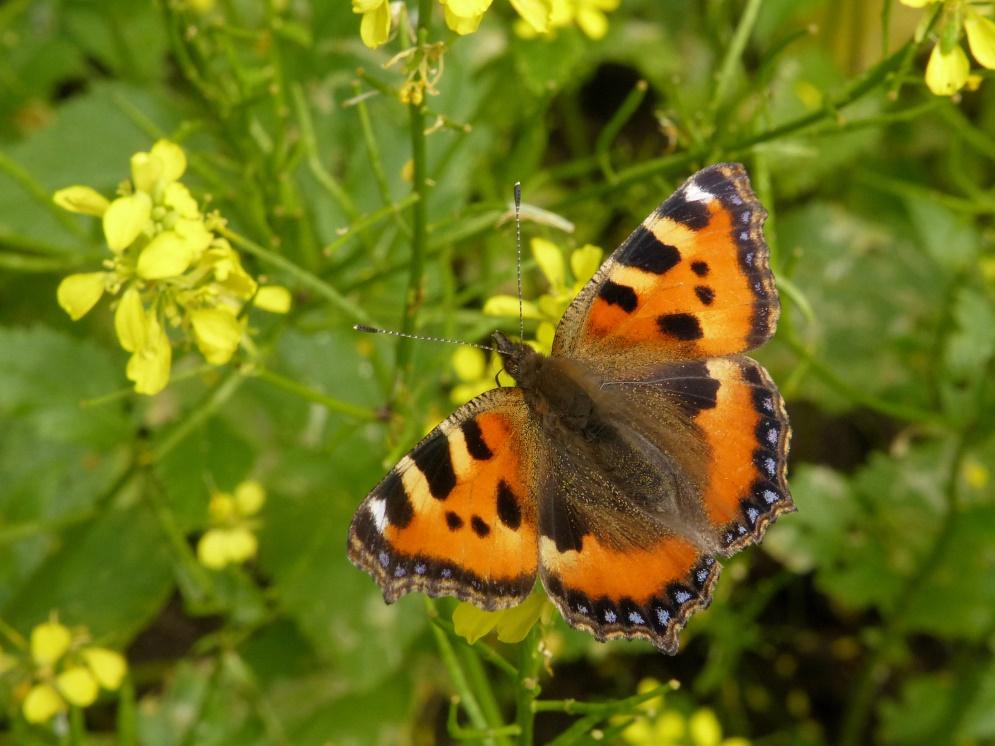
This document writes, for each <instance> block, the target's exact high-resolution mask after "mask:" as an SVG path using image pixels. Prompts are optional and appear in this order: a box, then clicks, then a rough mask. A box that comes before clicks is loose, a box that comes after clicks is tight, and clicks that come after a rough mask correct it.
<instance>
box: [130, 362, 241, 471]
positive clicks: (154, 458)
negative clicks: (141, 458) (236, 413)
mask: <svg viewBox="0 0 995 746" xmlns="http://www.w3.org/2000/svg"><path fill="white" fill-rule="evenodd" d="M244 382H245V376H243V375H242V374H241V373H240V372H239V371H237V370H231V371H228V373H227V374H226V375H225V377H224V378H223V379H222V380H221V382H220V383H218V384H217V386H215V387H214V389H213V390H212V391H211V392H210V393H209V394H208V395H207V399H206V400H205V401H204V402H202V403H200V404H198V405H197V406H196V407H195V408H194V410H193V411H192V412H191V413H190V415H189V416H188V417H187V418H186V419H185V420H183V421H182V422H180V424H179V425H177V426H176V427H175V428H173V429H172V430H171V431H170V432H169V434H168V435H166V437H165V438H163V439H162V440H161V441H159V444H158V445H157V446H156V447H155V448H153V449H152V453H151V454H150V462H151V463H158V462H159V461H162V459H163V458H165V457H166V455H167V454H169V453H170V452H171V451H172V450H173V449H174V448H176V446H178V445H179V444H180V443H182V442H183V441H184V440H186V438H187V436H189V435H190V434H191V433H192V432H193V431H194V430H196V429H197V428H198V427H200V426H201V425H203V424H204V423H205V422H207V421H208V420H209V419H211V417H213V416H214V414H215V413H216V412H217V411H218V410H219V409H220V408H221V407H222V406H223V405H224V404H225V402H227V401H228V400H229V399H230V398H231V397H232V394H234V393H235V392H236V391H238V388H239V387H240V386H241V385H242V384H243V383H244Z"/></svg>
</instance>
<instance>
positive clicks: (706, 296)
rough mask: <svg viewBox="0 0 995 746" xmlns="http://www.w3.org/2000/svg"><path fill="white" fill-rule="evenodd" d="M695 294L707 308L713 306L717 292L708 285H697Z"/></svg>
mask: <svg viewBox="0 0 995 746" xmlns="http://www.w3.org/2000/svg"><path fill="white" fill-rule="evenodd" d="M694 294H695V295H697V296H698V300H700V301H701V302H702V303H704V304H705V305H706V306H710V305H712V301H713V300H715V291H714V290H712V289H711V288H710V287H708V286H707V285H697V286H696V287H695V289H694Z"/></svg>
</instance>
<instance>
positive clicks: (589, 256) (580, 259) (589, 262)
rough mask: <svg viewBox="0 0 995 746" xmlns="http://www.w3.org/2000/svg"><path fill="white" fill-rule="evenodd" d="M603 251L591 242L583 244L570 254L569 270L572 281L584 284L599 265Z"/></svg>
mask: <svg viewBox="0 0 995 746" xmlns="http://www.w3.org/2000/svg"><path fill="white" fill-rule="evenodd" d="M603 255H604V252H603V251H602V250H601V249H600V248H598V247H597V246H593V245H592V244H584V245H583V246H581V247H580V248H579V249H576V250H575V251H573V252H571V254H570V271H571V272H572V273H573V276H574V281H575V282H577V283H579V284H585V283H586V282H587V281H588V280H590V279H591V277H593V276H594V273H595V272H597V271H598V267H600V266H601V257H602V256H603Z"/></svg>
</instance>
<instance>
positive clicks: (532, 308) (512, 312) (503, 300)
mask: <svg viewBox="0 0 995 746" xmlns="http://www.w3.org/2000/svg"><path fill="white" fill-rule="evenodd" d="M483 311H484V315H486V316H510V317H513V318H516V319H517V318H518V298H516V297H515V296H514V295H493V296H491V297H490V298H488V299H487V300H485V301H484V309H483ZM522 315H523V316H524V317H525V318H527V319H541V318H542V314H540V313H539V309H538V308H536V304H535V303H532V302H531V301H525V302H523V303H522Z"/></svg>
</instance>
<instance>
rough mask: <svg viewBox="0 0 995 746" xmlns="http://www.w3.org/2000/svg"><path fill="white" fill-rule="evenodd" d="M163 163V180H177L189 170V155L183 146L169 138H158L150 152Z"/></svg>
mask: <svg viewBox="0 0 995 746" xmlns="http://www.w3.org/2000/svg"><path fill="white" fill-rule="evenodd" d="M149 155H151V156H152V157H153V158H156V159H158V160H159V162H160V163H162V180H163V181H165V182H171V181H176V180H177V179H179V178H180V177H181V176H183V172H184V171H186V170H187V155H186V153H184V152H183V148H181V147H180V146H179V145H177V144H176V143H175V142H170V141H169V140H158V141H157V142H156V144H155V145H153V146H152V150H151V152H150V153H149Z"/></svg>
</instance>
